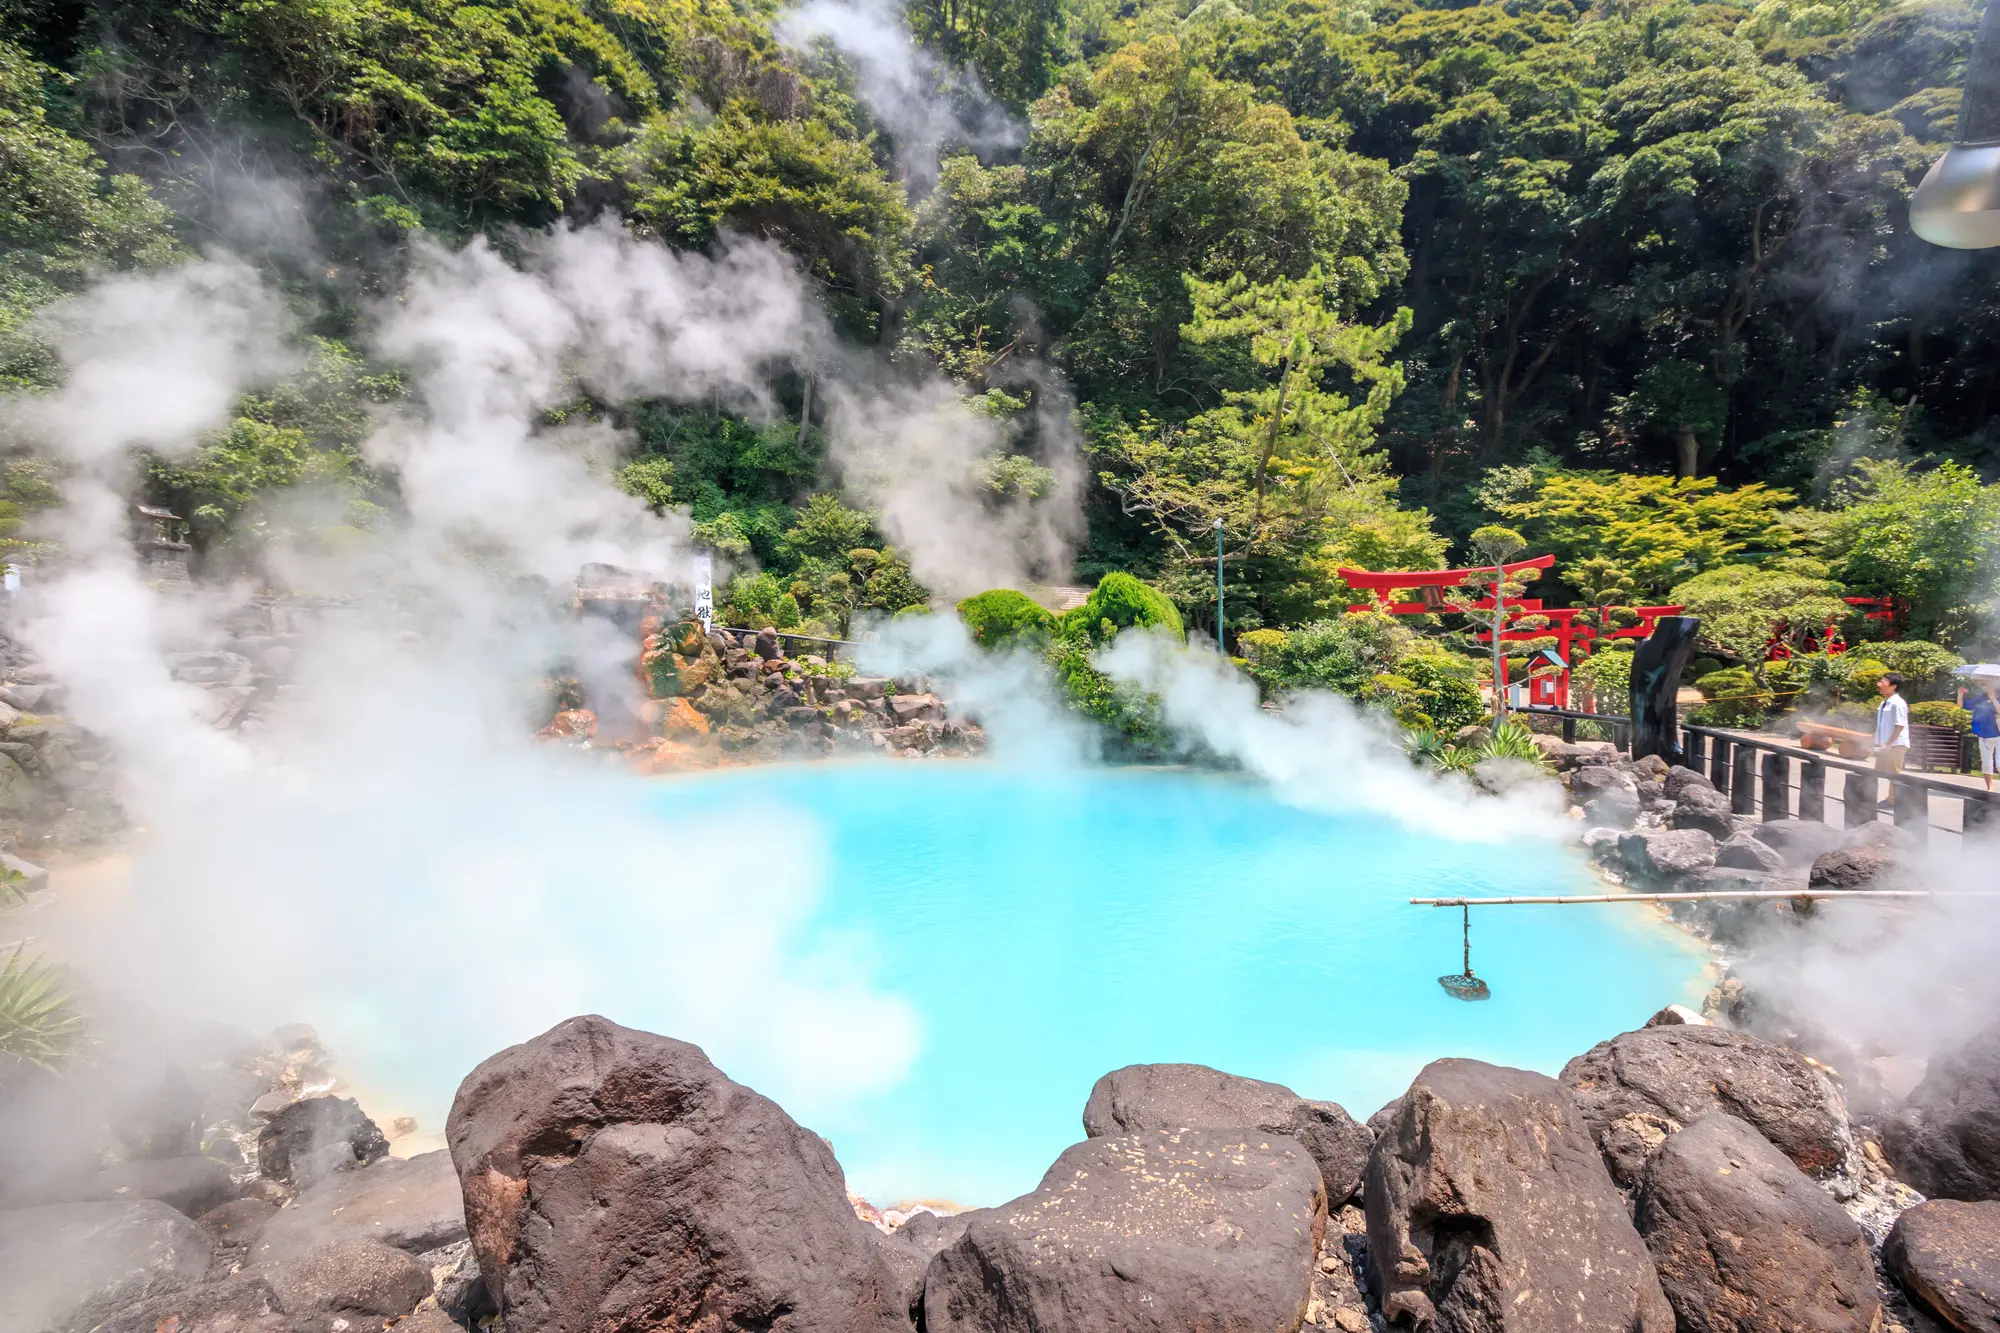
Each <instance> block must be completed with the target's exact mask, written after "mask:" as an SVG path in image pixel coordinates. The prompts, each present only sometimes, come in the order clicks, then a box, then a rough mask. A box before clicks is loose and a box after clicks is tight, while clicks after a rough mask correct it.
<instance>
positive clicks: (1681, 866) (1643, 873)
mask: <svg viewBox="0 0 2000 1333" xmlns="http://www.w3.org/2000/svg"><path fill="white" fill-rule="evenodd" d="M1618 858H1619V860H1621V861H1622V862H1624V864H1625V870H1626V872H1627V873H1628V874H1633V875H1637V876H1638V877H1639V878H1641V879H1651V880H1668V879H1672V878H1673V877H1674V876H1676V875H1684V874H1687V873H1689V872H1690V871H1695V870H1706V869H1708V868H1709V867H1710V866H1712V865H1714V864H1715V839H1714V838H1713V837H1712V836H1710V835H1709V834H1708V833H1706V832H1704V831H1703V830H1701V829H1692V828H1690V829H1661V830H1659V831H1656V832H1641V833H1628V834H1626V835H1625V836H1624V837H1622V838H1620V839H1619V840H1618Z"/></svg>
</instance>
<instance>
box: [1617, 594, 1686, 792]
mask: <svg viewBox="0 0 2000 1333" xmlns="http://www.w3.org/2000/svg"><path fill="white" fill-rule="evenodd" d="M1700 624H1701V622H1700V621H1699V620H1697V619H1695V618H1694V617H1693V616H1661V617H1660V618H1659V620H1658V621H1657V622H1655V623H1654V626H1653V632H1652V633H1651V634H1650V635H1648V636H1647V637H1646V641H1645V642H1644V643H1642V644H1640V645H1639V646H1638V648H1637V649H1635V650H1634V651H1633V653H1632V757H1633V758H1634V759H1643V758H1645V757H1646V756H1647V755H1649V754H1656V755H1658V756H1660V758H1662V759H1664V760H1666V761H1667V762H1668V763H1670V764H1678V763H1680V762H1681V740H1680V710H1679V708H1677V707H1676V706H1675V703H1674V696H1675V695H1677V694H1678V693H1679V692H1680V688H1681V669H1682V668H1683V667H1685V666H1687V662H1688V658H1689V657H1690V656H1691V655H1692V654H1693V653H1694V632H1695V629H1696V628H1697V627H1698V626H1699V625H1700Z"/></svg>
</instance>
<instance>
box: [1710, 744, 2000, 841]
mask: <svg viewBox="0 0 2000 1333" xmlns="http://www.w3.org/2000/svg"><path fill="white" fill-rule="evenodd" d="M1681 762H1682V763H1683V764H1685V765H1686V766H1687V767H1689V768H1692V769H1696V770H1700V771H1704V772H1706V773H1707V774H1708V780H1709V781H1710V782H1712V783H1714V784H1715V789H1716V790H1717V791H1719V792H1723V793H1724V794H1726V795H1727V796H1728V797H1729V808H1730V810H1732V811H1733V812H1735V813H1736V814H1739V815H1755V816H1757V817H1758V818H1760V819H1762V820H1763V821H1764V822H1765V823H1769V822H1770V821H1772V820H1774V819H1793V818H1796V819H1807V820H1813V821H1816V822H1818V823H1822V824H1823V823H1826V822H1828V821H1827V817H1826V809H1827V801H1828V797H1827V791H1826V785H1827V784H1826V777H1827V773H1828V772H1829V771H1830V770H1838V771H1839V772H1840V773H1841V774H1842V784H1841V794H1840V796H1839V797H1838V798H1836V799H1837V800H1838V802H1839V804H1840V806H1841V823H1843V824H1844V825H1846V826H1847V827H1848V828H1854V827H1856V826H1858V825H1861V824H1872V823H1874V822H1875V821H1876V819H1878V818H1879V817H1880V816H1881V814H1882V810H1883V796H1884V792H1883V786H1884V784H1886V785H1887V788H1888V791H1887V796H1888V808H1889V811H1890V816H1891V818H1893V819H1894V820H1895V822H1896V825H1897V827H1899V828H1903V829H1907V830H1909V832H1911V833H1912V834H1914V835H1915V836H1916V837H1918V838H1927V837H1929V836H1930V831H1931V829H1932V827H1933V825H1932V824H1931V810H1930V803H1931V798H1932V797H1943V798H1945V799H1946V800H1955V801H1957V802H1958V803H1959V827H1958V829H1957V830H1951V831H1957V832H1964V833H1970V832H1972V831H1974V830H1975V829H1978V828H1982V827H1986V826H1988V825H1989V823H1991V822H1992V821H1995V820H1996V819H2000V792H1988V791H1981V790H1980V789H1978V788H1977V787H1966V786H1961V785H1960V784H1958V783H1955V782H1946V781H1944V780H1943V779H1941V778H1934V777H1927V776H1925V775H1924V774H1921V773H1891V772H1888V771H1886V770H1883V769H1878V768H1876V767H1874V766H1873V765H1872V764H1866V763H1861V762H1859V761H1857V760H1853V759H1842V758H1840V757H1839V756H1837V755H1830V754H1825V753H1823V752H1821V751H1818V750H1808V749H1805V748H1803V747H1801V746H1797V745H1790V744H1787V743H1786V742H1784V741H1778V740H1773V739H1771V738H1770V737H1767V736H1750V735H1745V734H1744V733H1742V732H1740V731H1727V730H1724V729H1723V728H1721V727H1700V726H1693V725H1690V724H1687V723H1683V724H1682V725H1681ZM1794 765H1796V766H1797V772H1798V780H1797V782H1794V781H1793V780H1792V773H1793V768H1794ZM1794 794H1796V796H1797V800H1796V802H1794V800H1793V797H1794ZM1937 827H1943V828H1946V829H1947V830H1949V825H1942V826H1937Z"/></svg>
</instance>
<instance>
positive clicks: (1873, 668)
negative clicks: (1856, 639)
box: [1839, 652, 1889, 703]
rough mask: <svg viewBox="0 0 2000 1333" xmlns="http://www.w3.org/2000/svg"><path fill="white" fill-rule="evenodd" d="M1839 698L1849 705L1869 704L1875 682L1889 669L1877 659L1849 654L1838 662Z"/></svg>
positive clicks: (1873, 692)
mask: <svg viewBox="0 0 2000 1333" xmlns="http://www.w3.org/2000/svg"><path fill="white" fill-rule="evenodd" d="M1839 670H1840V697H1841V698H1843V699H1846V700H1847V701H1849V702H1850V703H1869V702H1871V701H1872V700H1873V699H1874V698H1875V697H1876V694H1875V682H1876V681H1878V680H1880V679H1882V677H1883V676H1885V675H1887V674H1888V672H1889V668H1888V667H1887V666H1886V665H1885V664H1884V663H1883V662H1882V661H1881V660H1880V659H1878V658H1874V657H1865V656H1862V655H1861V654H1858V653H1854V652H1849V653H1848V654H1847V656H1846V657H1844V658H1842V659H1841V662H1840V668H1839Z"/></svg>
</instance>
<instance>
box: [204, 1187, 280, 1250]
mask: <svg viewBox="0 0 2000 1333" xmlns="http://www.w3.org/2000/svg"><path fill="white" fill-rule="evenodd" d="M277 1213H278V1205H277V1204H275V1203H272V1202H271V1201H270V1200H269V1199H231V1200H230V1201H229V1202H228V1203H225V1204H223V1205H222V1206H221V1207H220V1208H212V1209H210V1210H209V1211H208V1212H205V1213H203V1214H202V1215H201V1216H200V1217H197V1218H196V1219H195V1221H197V1222H199V1223H201V1229H202V1230H203V1231H206V1232H207V1233H208V1234H209V1235H210V1236H211V1237H213V1238H214V1240H215V1243H216V1245H217V1247H219V1248H222V1249H233V1250H242V1249H248V1248H249V1247H250V1246H252V1245H255V1244H256V1243H257V1238H258V1237H259V1236H261V1235H263V1234H264V1225H265V1224H266V1223H267V1222H269V1221H270V1220H271V1219H272V1218H273V1217H275V1216H277Z"/></svg>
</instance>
